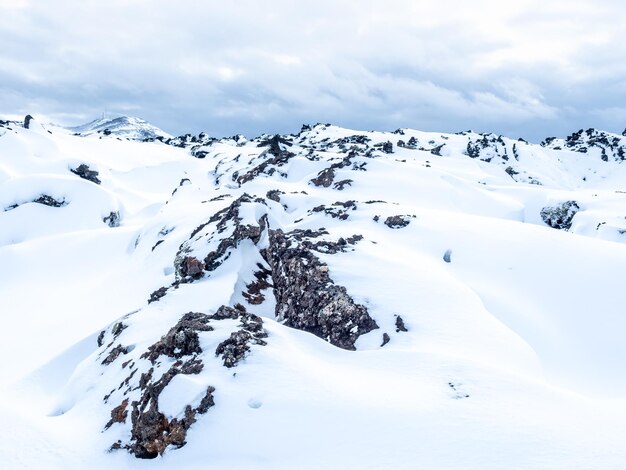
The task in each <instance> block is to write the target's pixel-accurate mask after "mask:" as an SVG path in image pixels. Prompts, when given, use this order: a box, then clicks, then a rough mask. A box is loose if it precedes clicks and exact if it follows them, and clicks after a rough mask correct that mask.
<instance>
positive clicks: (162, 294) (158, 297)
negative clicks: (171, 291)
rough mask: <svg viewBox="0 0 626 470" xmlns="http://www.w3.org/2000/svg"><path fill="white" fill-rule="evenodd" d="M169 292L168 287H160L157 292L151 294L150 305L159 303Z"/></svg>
mask: <svg viewBox="0 0 626 470" xmlns="http://www.w3.org/2000/svg"><path fill="white" fill-rule="evenodd" d="M167 290H168V288H167V287H160V288H158V289H157V290H155V291H154V292H153V293H152V294H150V298H149V299H148V303H149V304H151V303H152V302H158V301H159V300H161V299H162V298H163V297H165V295H166V294H167Z"/></svg>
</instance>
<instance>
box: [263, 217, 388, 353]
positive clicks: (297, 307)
mask: <svg viewBox="0 0 626 470" xmlns="http://www.w3.org/2000/svg"><path fill="white" fill-rule="evenodd" d="M269 238H270V244H269V248H268V249H267V258H268V262H269V264H270V266H271V268H272V279H273V285H274V295H275V297H276V317H277V318H278V319H280V320H282V321H283V322H284V324H285V325H288V326H291V327H292V328H297V329H299V330H303V331H308V332H309V333H313V334H314V335H316V336H318V337H320V338H323V339H325V340H326V341H328V342H329V343H331V344H333V345H335V346H337V347H340V348H343V349H348V350H354V349H356V348H355V346H354V343H355V342H356V340H357V339H358V337H359V336H361V335H363V334H366V333H369V332H370V331H372V330H374V329H376V328H378V325H377V324H376V322H375V321H374V320H373V319H372V318H371V317H370V316H369V313H368V311H367V308H365V306H363V305H360V304H357V303H355V302H354V300H353V299H352V297H350V295H349V294H348V292H347V290H346V288H345V287H343V286H338V285H336V284H335V283H334V282H333V281H332V279H331V278H330V276H329V274H328V266H326V265H325V264H323V263H322V262H321V261H320V260H319V258H318V257H316V256H315V255H314V254H313V251H312V250H311V249H310V248H306V247H304V246H302V245H303V244H304V243H302V242H305V241H306V240H305V236H303V234H302V233H298V232H292V233H287V234H285V233H284V232H283V231H282V230H280V229H279V230H270V237H269ZM309 243H310V242H309ZM328 243H329V242H326V244H328ZM340 249H341V248H338V250H340Z"/></svg>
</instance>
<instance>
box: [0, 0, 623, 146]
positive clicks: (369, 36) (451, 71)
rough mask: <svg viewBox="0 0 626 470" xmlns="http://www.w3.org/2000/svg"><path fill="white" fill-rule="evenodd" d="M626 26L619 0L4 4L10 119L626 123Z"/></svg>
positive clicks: (540, 127) (473, 125)
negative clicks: (26, 116) (111, 116)
mask: <svg viewBox="0 0 626 470" xmlns="http://www.w3.org/2000/svg"><path fill="white" fill-rule="evenodd" d="M625 25H626V2H623V1H619V0H593V1H591V0H587V1H575V0H516V1H511V2H509V1H505V0H500V1H492V0H474V1H460V0H458V1H453V0H432V1H431V0H413V1H405V0H397V1H394V0H386V1H366V0H365V1H342V0H335V1H325V0H316V1H303V0H299V1H277V0H265V1H261V0H258V1H247V0H231V1H224V0H222V1H219V2H216V1H191V0H177V1H173V0H167V1H166V0H163V1H160V0H152V1H149V0H106V1H102V0H72V1H69V0H0V115H4V116H7V115H11V114H15V115H24V114H26V113H31V114H33V115H35V116H39V117H41V118H42V119H46V120H52V121H54V122H58V123H61V124H67V125H70V124H79V123H82V122H85V121H89V120H92V119H94V118H96V117H98V116H100V115H101V114H102V112H103V111H104V109H105V108H106V109H108V111H109V112H110V113H117V114H129V115H134V116H139V117H143V118H145V119H147V120H148V121H150V122H152V123H153V124H155V125H157V126H159V127H161V128H163V129H164V130H166V131H168V132H170V133H173V134H181V133H186V132H192V133H197V132H199V131H202V130H205V131H208V132H209V133H211V134H212V135H217V136H223V135H232V134H235V133H243V134H246V135H248V136H253V135H258V134H260V133H263V132H294V131H297V130H299V129H300V126H301V124H303V123H316V122H332V123H335V124H338V125H341V126H345V127H352V128H357V129H380V130H393V129H396V128H398V127H411V128H417V129H422V130H435V131H442V132H456V131H460V130H467V129H474V130H477V131H481V132H486V131H490V132H496V133H502V134H504V135H508V136H510V137H525V138H527V139H529V140H532V141H540V140H541V139H542V138H544V137H547V136H551V135H566V134H569V133H571V131H574V130H577V129H579V128H587V127H597V128H603V129H606V130H609V131H613V132H619V133H621V132H622V131H623V130H624V128H625V127H626V27H625Z"/></svg>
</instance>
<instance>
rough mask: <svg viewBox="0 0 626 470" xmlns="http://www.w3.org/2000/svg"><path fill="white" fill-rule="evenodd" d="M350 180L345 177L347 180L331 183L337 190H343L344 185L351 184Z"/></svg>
mask: <svg viewBox="0 0 626 470" xmlns="http://www.w3.org/2000/svg"><path fill="white" fill-rule="evenodd" d="M352 182H353V181H352V180H350V179H347V180H341V181H337V182H336V183H335V184H333V188H334V189H336V190H338V191H343V189H344V188H345V187H346V186H352Z"/></svg>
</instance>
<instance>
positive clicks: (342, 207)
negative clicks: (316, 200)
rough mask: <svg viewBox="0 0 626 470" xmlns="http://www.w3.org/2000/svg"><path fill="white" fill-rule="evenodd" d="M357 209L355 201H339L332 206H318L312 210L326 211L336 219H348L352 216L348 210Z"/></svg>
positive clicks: (325, 212) (313, 211)
mask: <svg viewBox="0 0 626 470" xmlns="http://www.w3.org/2000/svg"><path fill="white" fill-rule="evenodd" d="M356 209H357V205H356V202H355V201H345V202H341V201H337V202H335V203H334V204H333V205H332V206H330V207H327V206H324V205H321V206H316V207H314V208H313V209H311V211H310V212H311V213H315V212H324V214H326V215H330V216H331V217H332V218H334V219H339V220H346V219H348V217H349V216H350V215H349V214H348V211H355V210H356Z"/></svg>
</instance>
